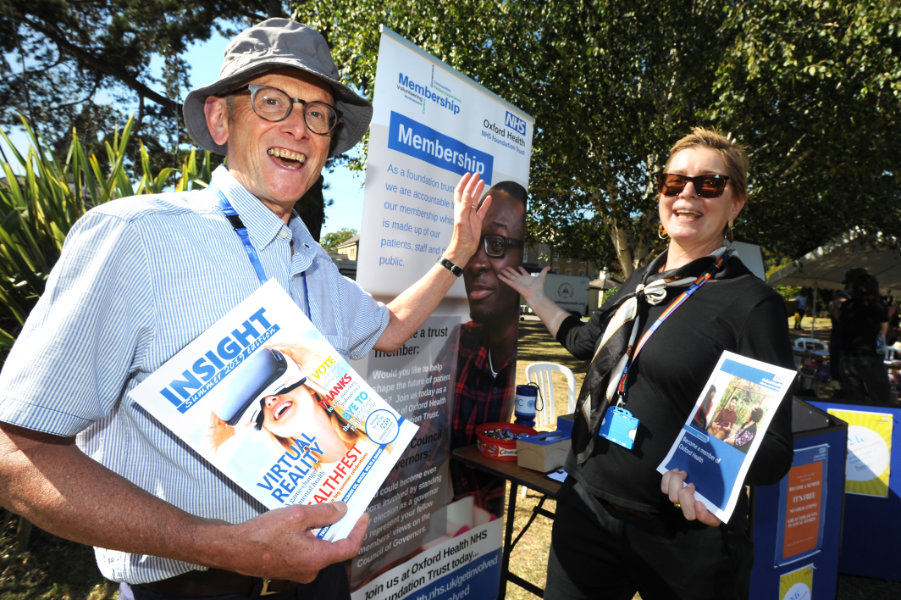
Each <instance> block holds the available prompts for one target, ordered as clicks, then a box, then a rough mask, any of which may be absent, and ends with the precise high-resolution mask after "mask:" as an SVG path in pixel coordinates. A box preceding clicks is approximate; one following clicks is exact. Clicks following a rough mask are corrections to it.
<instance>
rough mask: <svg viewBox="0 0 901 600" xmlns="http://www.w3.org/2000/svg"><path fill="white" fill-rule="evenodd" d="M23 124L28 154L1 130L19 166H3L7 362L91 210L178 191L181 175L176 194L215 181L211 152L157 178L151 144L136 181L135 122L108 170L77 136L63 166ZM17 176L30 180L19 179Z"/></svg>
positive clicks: (0, 206) (2, 321)
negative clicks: (129, 159)
mask: <svg viewBox="0 0 901 600" xmlns="http://www.w3.org/2000/svg"><path fill="white" fill-rule="evenodd" d="M22 122H23V124H24V126H25V131H26V133H27V135H28V137H29V140H30V142H31V144H30V147H29V149H28V151H27V153H26V154H25V155H24V156H23V155H22V154H21V153H20V152H19V151H18V150H16V148H15V147H14V146H13V144H12V143H11V142H10V139H9V137H8V136H7V135H6V133H5V132H3V131H0V136H2V138H3V140H4V141H5V142H6V144H7V146H8V147H9V148H10V151H11V153H12V160H13V161H14V163H11V162H10V161H9V160H7V157H6V155H5V154H4V155H3V160H2V161H0V167H2V169H3V174H4V175H5V180H4V181H0V361H2V360H4V359H5V357H6V354H7V353H8V352H9V348H10V347H11V346H12V343H13V341H15V338H16V335H18V332H19V331H20V330H21V328H22V324H23V323H24V322H25V318H26V317H27V316H28V313H29V312H30V311H31V309H32V307H33V306H34V304H35V302H37V299H38V298H39V297H40V295H41V294H42V293H43V291H44V285H45V283H46V281H47V276H48V274H49V273H50V269H51V268H52V267H53V265H54V263H56V261H57V259H58V258H59V255H60V252H61V250H62V246H63V241H64V240H65V237H66V234H67V233H68V231H69V229H70V228H71V227H72V225H73V224H74V223H75V221H76V220H77V219H78V218H79V217H81V216H82V215H83V214H84V213H85V211H87V210H88V209H90V208H91V207H93V206H97V205H99V204H103V203H104V202H108V201H110V200H113V199H115V198H121V197H126V196H134V195H138V194H148V193H159V192H161V191H163V190H164V189H166V187H167V186H169V185H171V184H170V180H171V178H172V176H173V175H174V174H176V173H177V174H179V177H178V179H177V181H176V182H175V184H174V189H175V190H178V191H183V190H189V189H193V188H197V187H203V186H205V185H206V182H208V181H209V180H210V154H209V152H206V153H204V155H203V158H202V160H201V161H200V162H199V163H198V159H197V156H196V155H195V153H194V152H193V151H192V152H191V153H190V155H189V156H188V157H187V159H186V160H185V161H184V163H183V164H182V165H181V167H180V168H179V169H174V168H171V167H167V168H164V169H162V170H161V171H160V172H159V173H157V174H156V175H153V174H152V173H151V172H150V159H149V156H148V154H147V151H146V149H145V148H144V145H143V144H141V153H140V156H141V165H140V167H141V171H142V172H141V176H140V177H139V178H138V177H136V176H135V177H132V176H131V175H130V174H129V172H128V165H127V164H126V162H125V157H126V153H125V148H126V145H127V144H128V141H129V138H130V136H131V131H132V126H133V124H134V121H133V119H129V120H128V122H127V123H126V124H125V127H124V128H123V129H122V131H121V132H119V131H118V130H116V132H115V133H114V134H113V136H112V139H111V140H108V141H107V142H105V144H104V145H105V149H106V154H107V156H106V162H105V163H104V164H101V161H100V159H98V158H97V156H95V155H91V156H86V155H85V152H84V149H83V146H82V144H81V143H80V141H79V139H78V136H77V135H76V133H75V132H74V131H73V132H72V143H71V144H70V146H69V150H68V152H67V154H66V158H65V162H60V161H59V160H58V159H57V158H56V157H54V156H53V155H52V154H50V153H48V152H44V151H42V150H41V148H46V147H48V146H47V144H46V143H43V144H42V143H41V142H42V141H43V140H41V139H40V138H39V137H38V136H37V135H36V134H35V132H34V131H33V130H32V129H31V127H29V126H28V123H27V122H26V121H25V120H24V119H23V121H22ZM14 164H16V165H18V169H16V168H14ZM17 170H18V171H19V172H20V173H23V174H21V175H17V174H16V171H17ZM135 181H137V183H134V182H135Z"/></svg>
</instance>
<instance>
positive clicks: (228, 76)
mask: <svg viewBox="0 0 901 600" xmlns="http://www.w3.org/2000/svg"><path fill="white" fill-rule="evenodd" d="M285 67H289V68H292V69H299V70H301V71H306V72H307V73H310V74H312V75H315V76H316V77H318V78H320V79H321V80H322V81H323V83H325V84H326V85H328V86H329V87H330V88H331V89H332V93H333V94H334V96H335V108H337V109H338V112H339V113H340V115H341V117H340V119H339V120H338V127H337V128H336V129H335V131H334V132H333V133H332V145H331V151H330V153H329V156H336V155H338V154H341V153H342V152H346V151H347V150H350V149H351V148H353V146H354V145H355V144H356V143H357V142H359V141H360V139H361V138H362V137H363V134H364V133H366V129H367V128H368V127H369V121H370V120H371V119H372V105H371V104H370V103H369V101H368V100H366V99H365V98H363V97H361V96H359V95H357V94H356V93H355V92H354V91H353V90H351V89H350V88H349V87H347V86H346V85H344V84H343V83H341V82H340V81H339V79H338V78H339V75H338V68H337V67H336V66H335V62H334V60H332V55H331V53H330V52H329V49H328V44H327V43H326V41H325V38H323V37H322V35H321V34H320V33H319V32H318V31H316V30H315V29H312V28H310V27H307V26H306V25H302V24H300V23H297V22H296V21H291V20H289V19H267V20H265V21H263V22H262V23H260V24H259V25H255V26H254V27H251V28H250V29H246V30H244V31H242V32H241V33H239V34H238V35H237V36H235V39H233V40H232V41H231V43H229V45H228V47H227V48H226V49H225V56H224V57H223V59H222V67H221V68H220V69H219V79H218V80H217V81H215V82H214V83H211V84H210V85H207V86H204V87H200V88H197V89H195V90H192V91H191V92H190V93H189V94H188V96H187V98H185V104H184V109H183V110H184V116H185V125H186V126H187V128H188V133H190V134H191V137H192V138H193V139H194V141H195V142H196V143H197V145H198V146H200V147H201V148H203V149H204V150H210V151H211V152H216V153H219V154H225V153H226V146H225V145H220V144H217V143H216V142H214V141H213V138H212V136H211V135H210V130H209V128H208V127H207V124H206V117H205V116H204V113H203V104H204V102H205V101H206V99H207V96H215V95H217V94H222V93H224V92H227V91H230V90H233V89H235V88H236V87H239V85H240V84H241V83H244V82H245V81H247V80H248V79H251V78H252V77H255V76H257V75H261V74H263V73H266V72H267V71H272V70H274V69H279V68H285Z"/></svg>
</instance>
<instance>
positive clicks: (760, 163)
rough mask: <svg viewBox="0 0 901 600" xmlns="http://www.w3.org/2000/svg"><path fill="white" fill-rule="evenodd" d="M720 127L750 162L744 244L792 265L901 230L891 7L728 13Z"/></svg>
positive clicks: (781, 6)
mask: <svg viewBox="0 0 901 600" xmlns="http://www.w3.org/2000/svg"><path fill="white" fill-rule="evenodd" d="M728 6H729V8H728V17H727V18H726V19H725V20H724V35H726V36H728V37H730V38H732V39H733V40H734V41H733V43H732V44H731V45H730V47H729V49H728V50H727V53H726V55H725V56H724V57H723V60H722V63H721V65H720V67H719V72H718V73H717V78H716V101H715V102H714V104H713V106H712V109H711V111H710V113H709V116H710V117H711V118H714V117H717V116H720V118H722V120H723V121H725V122H727V123H728V124H729V127H730V129H732V130H733V131H734V132H735V133H736V135H737V137H738V138H739V139H741V140H743V141H744V142H745V143H747V144H748V145H749V146H750V148H751V150H752V161H751V164H752V170H753V172H754V173H753V177H752V182H751V183H752V185H753V190H752V196H751V201H750V202H749V203H748V205H747V207H746V208H745V212H746V215H745V223H744V224H743V228H744V233H745V235H747V236H748V237H749V238H751V239H761V240H766V242H767V244H768V246H769V247H770V249H771V250H774V251H777V252H779V253H781V254H783V255H789V256H798V255H800V254H802V253H804V252H808V251H810V250H812V249H814V248H816V247H817V246H819V245H821V244H822V243H823V242H824V241H826V240H828V239H830V238H833V237H835V236H837V235H839V234H841V233H844V232H845V231H847V230H848V229H850V228H851V227H852V226H854V225H859V226H862V227H864V228H867V229H869V230H870V231H875V230H879V229H881V230H882V231H885V232H897V231H899V226H901V209H899V203H898V200H899V189H901V185H899V184H901V171H899V169H898V163H899V160H901V137H899V136H898V135H897V134H895V133H892V132H896V131H898V127H899V125H898V117H899V115H901V4H899V3H898V2H884V1H882V0H858V1H856V2H826V1H822V0H801V1H797V0H796V1H793V2H785V1H775V2H738V3H730V4H729V5H728Z"/></svg>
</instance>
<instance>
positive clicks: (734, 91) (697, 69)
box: [295, 0, 901, 274]
mask: <svg viewBox="0 0 901 600" xmlns="http://www.w3.org/2000/svg"><path fill="white" fill-rule="evenodd" d="M899 13H901V5H899V3H897V2H884V1H880V0H857V1H855V2H827V1H824V0H801V1H799V2H784V1H777V2H731V1H727V0H700V1H694V2H688V1H687V0H682V1H676V2H669V3H659V4H656V5H654V7H653V9H649V8H648V5H647V3H646V2H639V1H638V0H617V1H615V2H613V1H606V0H576V1H573V0H514V1H511V2H499V1H496V2H492V1H486V0H460V1H458V2H454V3H451V4H448V3H446V2H444V1H442V0H421V1H419V2H416V3H415V4H411V3H409V2H401V1H399V0H329V1H328V2H325V0H309V1H306V2H303V3H297V8H296V9H295V15H296V17H297V18H298V19H299V20H302V21H306V22H309V23H310V24H312V25H313V26H315V27H317V28H319V29H320V30H321V31H322V32H323V33H324V34H325V35H326V36H327V38H328V39H329V41H330V43H331V45H332V47H333V52H334V54H335V57H336V62H337V63H338V64H339V65H341V67H342V70H343V75H344V76H345V77H346V78H348V79H349V80H350V81H352V82H353V83H354V85H356V86H357V87H358V88H359V89H360V90H361V91H362V92H363V93H364V94H367V95H370V96H371V93H372V88H373V82H374V77H375V70H376V62H377V52H378V39H379V34H378V28H379V25H381V24H384V25H385V26H387V27H389V28H390V29H392V30H394V31H396V32H397V33H399V34H400V35H402V36H403V37H405V38H406V39H408V40H410V41H411V42H413V43H414V44H416V45H418V46H420V47H421V48H423V49H424V50H425V51H427V52H429V53H431V54H433V55H435V56H436V57H438V58H439V59H440V60H442V61H444V62H446V63H447V64H449V65H450V66H452V67H454V68H456V69H458V70H459V71H461V72H462V73H464V74H465V75H468V76H470V77H472V78H473V79H475V80H476V81H478V82H480V83H481V84H482V85H484V86H485V87H486V88H488V89H489V90H491V91H493V92H495V93H496V94H498V95H499V96H501V97H502V98H504V99H506V100H508V101H510V102H511V103H513V104H515V105H517V106H519V107H521V108H522V109H523V110H525V111H526V112H527V113H529V114H530V115H532V116H533V117H534V118H535V121H536V131H535V136H534V140H533V143H534V146H533V154H532V165H531V174H530V185H529V188H530V189H529V191H530V211H529V213H530V214H529V224H528V233H529V237H530V240H531V241H534V242H547V243H551V244H554V245H555V247H557V248H558V249H559V250H562V251H564V252H569V253H571V254H573V255H575V256H580V257H586V258H590V259H592V260H594V261H595V262H596V263H597V264H599V265H605V264H606V265H609V266H611V267H612V268H613V270H615V271H616V270H618V271H619V272H620V274H628V273H630V272H631V271H632V269H633V268H634V267H636V266H638V265H640V264H643V263H645V262H646V261H647V260H648V259H649V257H650V256H652V255H653V254H654V253H656V251H658V250H659V249H660V248H661V247H662V244H663V243H664V242H662V241H660V240H658V239H657V238H656V234H655V229H656V225H657V223H658V216H657V209H656V202H655V195H654V193H653V190H652V188H651V186H650V174H652V173H653V172H654V171H656V170H658V169H660V168H661V166H662V165H663V163H664V162H665V159H666V153H667V149H668V148H669V147H670V146H671V145H672V144H673V143H674V142H675V141H676V140H677V139H678V138H680V137H681V136H683V135H684V134H686V133H688V132H689V130H690V128H691V126H693V125H705V126H714V127H717V128H719V129H720V130H721V131H723V132H724V133H728V132H732V133H733V134H735V137H736V138H737V139H738V140H740V141H742V142H744V143H746V144H748V145H749V146H750V150H751V154H752V164H751V174H750V175H751V179H750V191H751V196H750V199H749V202H748V204H747V206H746V208H745V211H744V212H743V214H742V215H741V216H740V218H739V221H738V223H737V229H738V235H739V236H740V237H741V238H742V239H746V240H748V241H751V242H754V243H758V244H760V245H762V246H763V247H764V248H765V250H768V251H776V252H778V253H779V254H780V255H783V256H797V255H800V254H803V253H804V252H807V251H809V250H811V249H812V248H814V247H816V246H818V245H820V244H821V243H822V242H824V241H826V240H828V239H829V238H831V237H833V236H834V234H835V233H836V232H837V231H841V230H843V229H847V228H850V227H851V226H853V225H855V224H864V223H872V222H874V221H877V220H878V221H879V224H880V225H881V226H882V227H883V228H886V227H888V226H891V228H892V230H895V229H898V228H899V226H901V223H898V220H899V218H901V217H899V208H898V206H899V203H898V201H897V200H898V195H899V189H901V186H899V177H901V176H899V173H898V171H897V166H896V165H897V163H898V160H899V158H901V136H897V135H893V134H890V133H889V132H890V131H893V130H895V129H897V123H896V121H897V115H899V114H901V63H899V61H901V58H899V56H901V44H899V39H901V38H899V36H901V27H899V24H901V14H899Z"/></svg>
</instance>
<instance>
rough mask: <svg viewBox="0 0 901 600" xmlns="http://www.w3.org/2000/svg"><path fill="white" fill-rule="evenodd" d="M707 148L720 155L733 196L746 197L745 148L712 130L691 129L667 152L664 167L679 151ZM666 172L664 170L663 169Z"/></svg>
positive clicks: (729, 137)
mask: <svg viewBox="0 0 901 600" xmlns="http://www.w3.org/2000/svg"><path fill="white" fill-rule="evenodd" d="M699 147H700V148H709V149H711V150H713V151H715V152H716V153H717V154H719V155H720V158H721V159H722V160H723V164H725V165H726V171H727V173H726V175H728V176H729V180H730V181H731V182H732V186H733V189H734V191H735V194H736V195H737V196H738V197H739V198H742V199H747V197H748V155H747V153H746V151H745V146H744V145H743V144H739V143H738V142H736V141H735V140H733V139H732V138H731V136H724V135H722V134H721V133H719V132H718V131H715V130H713V129H706V128H704V127H692V129H691V133H690V134H688V135H686V136H685V137H683V138H682V139H680V140H679V141H678V142H676V143H675V144H674V145H673V147H672V148H670V151H669V159H667V161H666V166H667V167H669V163H670V161H671V160H672V159H673V157H674V156H675V155H676V154H677V153H678V152H680V151H682V150H686V149H688V148H699ZM664 170H666V169H664Z"/></svg>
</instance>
